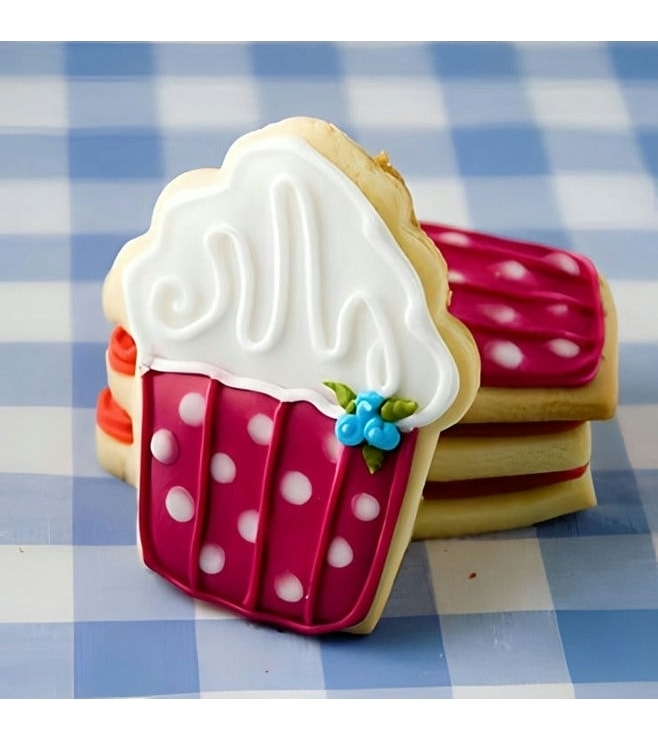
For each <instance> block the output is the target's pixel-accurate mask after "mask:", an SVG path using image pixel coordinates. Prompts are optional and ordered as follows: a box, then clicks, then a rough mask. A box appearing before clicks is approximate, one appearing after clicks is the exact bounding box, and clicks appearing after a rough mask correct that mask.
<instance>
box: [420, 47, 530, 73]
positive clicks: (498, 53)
mask: <svg viewBox="0 0 658 740" xmlns="http://www.w3.org/2000/svg"><path fill="white" fill-rule="evenodd" d="M429 52H430V55H431V58H432V63H433V65H434V70H435V72H436V74H437V75H438V76H439V77H443V78H446V79H450V78H452V77H508V76H512V77H517V76H518V75H519V67H518V58H517V52H516V49H515V48H514V46H513V45H512V44H503V43H479V42H476V43H464V42H461V41H457V42H439V43H435V44H431V45H430V47H429Z"/></svg>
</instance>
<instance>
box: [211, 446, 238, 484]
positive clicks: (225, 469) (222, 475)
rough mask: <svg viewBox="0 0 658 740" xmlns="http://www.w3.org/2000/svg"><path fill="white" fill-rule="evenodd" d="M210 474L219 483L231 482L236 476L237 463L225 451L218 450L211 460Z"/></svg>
mask: <svg viewBox="0 0 658 740" xmlns="http://www.w3.org/2000/svg"><path fill="white" fill-rule="evenodd" d="M210 475H211V476H212V479H213V480H214V481H216V482H217V483H231V481H232V480H233V479H234V478H235V463H234V462H233V459H232V458H231V457H229V455H226V454H225V453H223V452H216V453H215V454H214V455H213V456H212V458H211V460H210Z"/></svg>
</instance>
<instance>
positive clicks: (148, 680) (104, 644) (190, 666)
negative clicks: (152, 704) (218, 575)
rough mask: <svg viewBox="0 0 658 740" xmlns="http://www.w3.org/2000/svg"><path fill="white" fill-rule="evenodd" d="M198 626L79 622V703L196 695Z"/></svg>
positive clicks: (197, 686)
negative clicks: (196, 635)
mask: <svg viewBox="0 0 658 740" xmlns="http://www.w3.org/2000/svg"><path fill="white" fill-rule="evenodd" d="M198 691H199V676H198V663H197V652H196V640H195V635H194V622H193V621H173V620H172V621H153V622H149V621H144V622H77V623H76V624H75V696H76V697H77V698H85V699H91V698H102V697H128V696H155V695H163V696H164V695H167V694H196V693H198Z"/></svg>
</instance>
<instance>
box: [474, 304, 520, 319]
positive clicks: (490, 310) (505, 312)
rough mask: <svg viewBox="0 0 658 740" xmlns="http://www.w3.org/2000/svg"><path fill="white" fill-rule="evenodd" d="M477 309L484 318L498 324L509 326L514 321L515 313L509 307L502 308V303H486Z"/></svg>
mask: <svg viewBox="0 0 658 740" xmlns="http://www.w3.org/2000/svg"><path fill="white" fill-rule="evenodd" d="M478 308H479V309H480V311H481V312H482V313H483V314H484V315H485V316H488V317H489V318H490V319H493V320H494V321H497V322H498V323H499V324H511V323H512V322H513V321H514V320H515V319H516V311H515V310H514V309H513V308H512V307H511V306H504V305H503V304H502V303H487V304H484V305H481V306H478Z"/></svg>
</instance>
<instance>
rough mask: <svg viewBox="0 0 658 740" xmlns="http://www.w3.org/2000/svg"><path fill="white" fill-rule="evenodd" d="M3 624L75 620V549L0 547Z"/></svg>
mask: <svg viewBox="0 0 658 740" xmlns="http://www.w3.org/2000/svg"><path fill="white" fill-rule="evenodd" d="M0 592H1V593H2V599H0V622H1V623H6V622H71V621H72V620H73V548H72V547H70V546H68V545H24V546H20V545H2V546H0Z"/></svg>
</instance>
